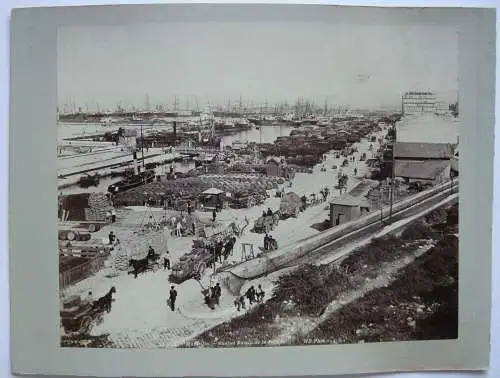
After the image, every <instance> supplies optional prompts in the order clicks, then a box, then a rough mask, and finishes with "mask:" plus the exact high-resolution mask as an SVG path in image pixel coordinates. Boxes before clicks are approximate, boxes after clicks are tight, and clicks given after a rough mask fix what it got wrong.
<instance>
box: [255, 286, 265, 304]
mask: <svg viewBox="0 0 500 378" xmlns="http://www.w3.org/2000/svg"><path fill="white" fill-rule="evenodd" d="M264 295H265V293H264V290H263V289H262V285H260V284H259V287H258V290H257V302H262V301H263V300H264Z"/></svg>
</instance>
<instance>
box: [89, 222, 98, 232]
mask: <svg viewBox="0 0 500 378" xmlns="http://www.w3.org/2000/svg"><path fill="white" fill-rule="evenodd" d="M89 231H90V232H96V231H97V230H96V226H95V224H93V223H91V224H90V225H89Z"/></svg>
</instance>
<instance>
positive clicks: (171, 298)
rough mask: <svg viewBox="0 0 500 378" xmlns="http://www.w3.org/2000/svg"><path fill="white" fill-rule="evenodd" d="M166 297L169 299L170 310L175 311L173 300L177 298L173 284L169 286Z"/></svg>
mask: <svg viewBox="0 0 500 378" xmlns="http://www.w3.org/2000/svg"><path fill="white" fill-rule="evenodd" d="M168 299H169V304H170V309H171V310H172V311H175V300H176V299H177V290H175V287H174V286H172V287H171V288H170V297H169V298H168Z"/></svg>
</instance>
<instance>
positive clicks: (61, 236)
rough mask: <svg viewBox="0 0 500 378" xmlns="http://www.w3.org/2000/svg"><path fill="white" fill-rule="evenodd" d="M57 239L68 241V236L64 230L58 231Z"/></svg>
mask: <svg viewBox="0 0 500 378" xmlns="http://www.w3.org/2000/svg"><path fill="white" fill-rule="evenodd" d="M58 239H59V240H68V234H67V231H66V230H63V231H58Z"/></svg>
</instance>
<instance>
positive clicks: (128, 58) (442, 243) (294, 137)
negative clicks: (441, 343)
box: [54, 12, 461, 349]
mask: <svg viewBox="0 0 500 378" xmlns="http://www.w3.org/2000/svg"><path fill="white" fill-rule="evenodd" d="M401 15H402V14H401V13H400V12H393V13H391V15H390V16H388V17H387V18H388V19H389V21H391V20H392V18H391V17H393V22H384V23H383V24H382V23H380V24H377V23H370V24H365V23H357V22H356V20H355V19H352V20H351V19H349V20H347V21H345V22H343V23H330V24H328V23H320V22H318V23H312V22H286V21H284V22H279V23H278V22H231V21H228V22H224V23H221V22H209V21H207V22H169V23H167V22H165V23H137V24H134V23H129V24H127V25H123V26H81V27H77V26H75V27H61V28H60V29H59V30H58V35H57V109H54V111H57V198H58V220H59V223H58V230H57V239H58V248H59V250H58V255H59V296H60V309H59V316H60V345H61V346H62V347H65V348H134V349H154V348H217V347H224V348H228V347H257V346H258V347H265V346H274V347H280V346H304V345H325V344H328V345H331V344H360V343H379V342H388V341H392V342H398V341H414V340H447V339H457V338H458V331H459V326H458V324H459V318H458V309H459V307H458V287H459V282H460V279H459V274H458V272H459V258H458V256H459V203H458V200H459V182H460V176H459V164H460V142H461V140H460V132H459V129H460V123H461V107H460V98H459V97H460V96H459V68H458V54H459V40H458V33H459V30H458V29H457V28H456V27H453V26H450V25H448V24H443V25H440V24H429V23H426V22H421V23H418V22H412V23H404V22H401V20H400V19H399V18H400V17H401ZM54 238H56V234H55V233H54Z"/></svg>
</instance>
